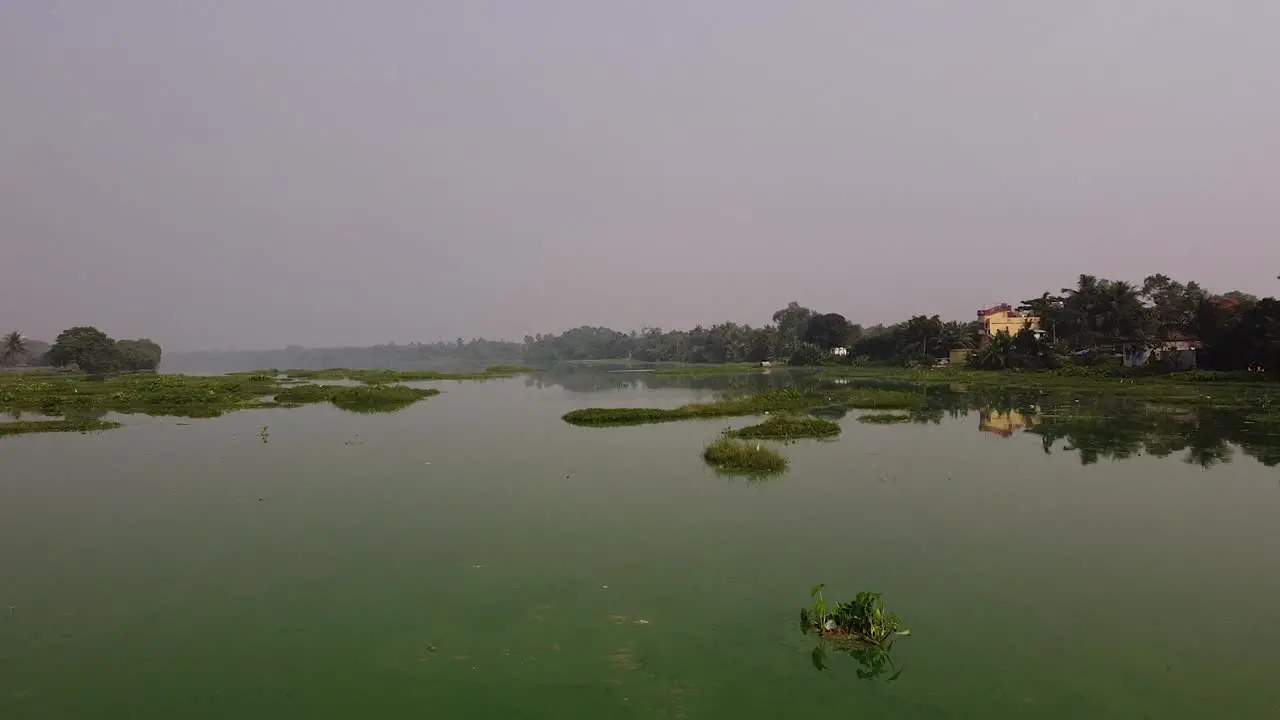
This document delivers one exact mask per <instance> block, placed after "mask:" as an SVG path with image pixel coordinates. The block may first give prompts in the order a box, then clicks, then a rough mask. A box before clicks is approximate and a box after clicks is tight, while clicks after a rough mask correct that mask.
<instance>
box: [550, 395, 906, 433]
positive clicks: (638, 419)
mask: <svg viewBox="0 0 1280 720" xmlns="http://www.w3.org/2000/svg"><path fill="white" fill-rule="evenodd" d="M923 402H924V395H923V394H922V393H919V392H915V391H911V390H902V389H890V388H869V387H848V388H830V387H815V388H809V389H804V390H799V389H794V388H789V389H786V390H773V391H770V392H765V393H760V394H758V395H743V396H736V397H729V398H723V399H720V400H716V401H714V402H709V403H692V404H689V405H682V406H680V407H678V408H674V409H670V410H663V409H658V408H586V409H583V410H573V411H571V412H568V413H566V414H565V415H564V421H565V422H567V423H569V424H571V425H583V426H592V427H611V426H619V425H644V424H647V423H660V422H674V421H677V420H696V419H699V418H702V419H708V418H721V417H739V416H743V415H762V414H764V413H766V412H784V411H797V412H798V411H804V410H809V409H811V408H817V407H823V406H831V405H840V406H843V407H847V408H866V409H881V408H884V409H890V408H892V409H909V408H915V407H920V406H921V405H922V404H923Z"/></svg>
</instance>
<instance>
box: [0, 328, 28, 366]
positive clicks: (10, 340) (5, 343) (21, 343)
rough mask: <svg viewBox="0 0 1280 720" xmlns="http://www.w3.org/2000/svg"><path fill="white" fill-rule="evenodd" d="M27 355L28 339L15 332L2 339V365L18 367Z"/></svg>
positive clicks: (0, 343) (0, 349)
mask: <svg viewBox="0 0 1280 720" xmlns="http://www.w3.org/2000/svg"><path fill="white" fill-rule="evenodd" d="M26 355H27V339H26V338H24V337H22V333H20V332H18V331H17V330H14V331H13V332H11V333H9V334H8V335H5V336H4V337H3V338H0V365H17V364H18V361H19V360H22V359H23V358H25V357H26Z"/></svg>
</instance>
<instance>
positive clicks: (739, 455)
mask: <svg viewBox="0 0 1280 720" xmlns="http://www.w3.org/2000/svg"><path fill="white" fill-rule="evenodd" d="M702 459H703V460H705V461H706V463H707V464H708V465H710V466H711V467H712V468H714V469H715V470H716V472H719V473H724V474H727V475H745V476H748V477H752V478H765V477H768V476H771V475H777V474H779V473H782V472H785V471H786V469H787V466H788V464H789V462H788V460H787V458H786V457H785V456H784V455H783V454H782V453H780V452H778V451H777V450H774V449H773V448H769V447H764V446H763V445H761V444H760V443H751V442H745V441H742V440H733V439H731V438H727V437H725V436H723V435H722V436H720V437H719V438H717V439H716V441H715V442H713V443H711V444H710V445H708V446H707V447H706V448H705V449H704V450H703V451H702Z"/></svg>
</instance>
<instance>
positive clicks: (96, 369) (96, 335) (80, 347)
mask: <svg viewBox="0 0 1280 720" xmlns="http://www.w3.org/2000/svg"><path fill="white" fill-rule="evenodd" d="M160 356H161V351H160V346H159V345H157V344H156V343H155V342H153V341H151V340H148V339H146V338H142V339H139V340H119V341H117V340H113V339H112V338H111V337H110V336H108V335H107V334H106V333H104V332H102V331H101V330H99V329H97V328H95V327H88V326H81V327H73V328H70V329H67V330H63V331H62V332H61V333H59V334H58V339H57V341H55V342H54V343H53V345H48V344H46V343H41V342H36V341H34V340H28V339H27V338H26V337H23V335H22V333H19V332H16V331H15V332H11V333H9V334H7V335H5V336H4V337H3V338H0V365H5V366H10V367H13V366H19V365H27V366H47V365H52V366H54V367H67V366H69V365H75V366H76V367H78V368H80V369H81V370H83V371H85V372H87V373H89V374H91V375H101V374H104V373H108V372H118V371H125V372H139V371H144V370H150V371H154V370H155V369H157V368H158V367H160Z"/></svg>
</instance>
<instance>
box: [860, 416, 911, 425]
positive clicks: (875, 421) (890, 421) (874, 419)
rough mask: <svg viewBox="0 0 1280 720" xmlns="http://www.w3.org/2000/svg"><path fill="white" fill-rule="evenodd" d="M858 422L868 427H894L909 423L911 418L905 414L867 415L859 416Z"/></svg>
mask: <svg viewBox="0 0 1280 720" xmlns="http://www.w3.org/2000/svg"><path fill="white" fill-rule="evenodd" d="M858 422H860V423H866V424H868V425H896V424H899V423H909V422H911V416H910V415H908V414H906V413H867V414H866V415H859V416H858Z"/></svg>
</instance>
